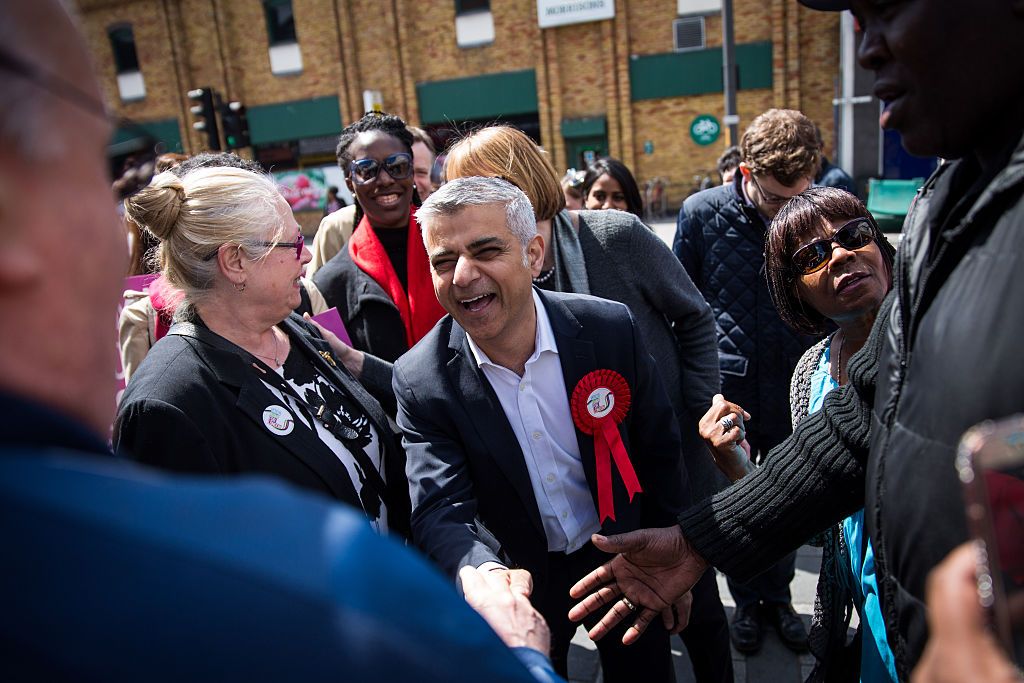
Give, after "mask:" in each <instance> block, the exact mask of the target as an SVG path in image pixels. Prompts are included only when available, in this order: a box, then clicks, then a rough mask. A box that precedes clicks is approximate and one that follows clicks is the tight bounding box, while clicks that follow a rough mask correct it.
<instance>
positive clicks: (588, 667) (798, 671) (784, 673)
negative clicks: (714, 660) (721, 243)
mask: <svg viewBox="0 0 1024 683" xmlns="http://www.w3.org/2000/svg"><path fill="white" fill-rule="evenodd" d="M820 565H821V549H820V548H812V547H811V546H804V547H802V548H800V550H798V551H797V555H796V578H795V579H793V582H792V583H791V584H790V590H791V591H792V594H793V607H794V609H796V611H797V613H798V614H799V615H800V617H801V618H802V619H803V620H804V626H806V627H807V628H810V626H811V615H812V614H813V613H814V593H815V586H816V585H817V583H818V568H819V566H820ZM718 590H719V592H720V593H721V595H722V604H723V605H725V613H726V615H727V616H728V617H729V619H730V620H731V619H732V613H733V610H734V609H735V607H736V603H735V602H734V601H733V599H732V596H731V595H730V594H729V587H728V585H727V584H726V581H725V577H724V576H723V575H722V574H718ZM672 659H673V661H674V662H675V667H676V680H677V681H678V683H696V679H695V678H694V676H693V669H692V668H691V666H690V659H689V657H688V656H687V654H686V648H685V647H684V646H683V641H682V640H680V639H679V636H673V638H672ZM732 665H733V672H734V676H735V681H736V683H800V682H801V681H803V680H805V679H806V678H807V674H809V673H810V671H811V668H812V667H813V666H814V657H812V656H811V655H810V654H803V655H797V654H795V653H793V652H791V651H790V650H789V649H787V648H786V646H785V645H783V644H782V641H781V640H779V637H778V634H776V633H775V629H773V628H772V627H771V626H768V627H767V628H766V629H765V639H764V645H763V646H762V647H761V650H760V651H759V652H758V653H757V654H754V655H749V656H748V655H743V654H740V653H739V652H737V651H736V650H735V649H734V650H733V651H732ZM569 681H570V683H603V678H602V676H601V663H600V661H599V660H598V656H597V649H596V646H595V645H594V643H593V642H592V641H591V640H590V638H588V637H587V632H586V631H585V630H584V629H583V628H580V630H579V631H577V632H576V637H575V638H573V641H572V645H571V646H570V650H569Z"/></svg>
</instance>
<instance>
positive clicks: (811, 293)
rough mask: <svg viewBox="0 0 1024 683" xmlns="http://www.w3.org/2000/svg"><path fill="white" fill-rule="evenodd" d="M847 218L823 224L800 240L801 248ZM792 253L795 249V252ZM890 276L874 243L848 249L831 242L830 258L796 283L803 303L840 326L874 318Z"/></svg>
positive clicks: (832, 230) (836, 228) (826, 235)
mask: <svg viewBox="0 0 1024 683" xmlns="http://www.w3.org/2000/svg"><path fill="white" fill-rule="evenodd" d="M848 222H849V219H847V218H840V219H836V220H833V221H831V223H830V224H829V225H828V227H827V229H826V227H825V225H822V227H821V230H820V231H819V232H818V233H817V234H815V235H808V236H806V237H805V238H804V239H803V240H801V246H803V245H805V244H808V243H810V242H813V241H814V240H818V239H821V238H823V237H828V236H831V235H833V234H834V233H835V232H836V230H838V229H839V228H841V227H842V226H843V225H844V224H846V223H848ZM794 251H795V250H794ZM890 282H891V276H890V274H889V272H888V270H887V268H886V265H885V261H884V259H883V258H882V252H881V250H880V249H879V248H878V244H877V243H875V242H874V241H872V242H870V243H868V244H867V246H864V247H861V248H860V249H854V250H848V249H845V248H843V247H842V246H840V245H839V244H837V243H835V242H833V243H832V255H831V258H830V259H829V261H828V263H827V264H825V267H823V268H821V269H820V270H817V271H815V272H813V273H810V274H808V275H801V276H800V277H799V278H798V279H797V281H796V289H797V295H798V296H799V297H800V299H801V300H803V302H804V303H805V304H806V305H808V306H810V307H811V308H813V309H814V310H816V311H818V312H819V313H821V314H822V315H823V316H825V317H826V318H829V319H830V320H832V321H833V322H835V323H837V324H839V325H842V323H844V322H846V321H850V320H856V319H857V318H861V317H863V316H864V315H867V314H870V315H874V312H875V311H877V310H878V307H879V306H881V304H882V299H884V298H885V295H886V293H887V292H888V291H889V285H890Z"/></svg>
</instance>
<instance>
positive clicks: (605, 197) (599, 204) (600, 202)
mask: <svg viewBox="0 0 1024 683" xmlns="http://www.w3.org/2000/svg"><path fill="white" fill-rule="evenodd" d="M586 207H587V208H588V209H618V210H619V211H629V205H628V204H627V203H626V193H625V192H623V191H622V186H621V185H619V181H618V180H616V179H615V178H613V177H611V176H610V175H608V174H607V173H605V174H604V175H602V176H599V177H598V179H597V180H595V181H594V184H593V185H591V186H590V192H589V193H587V201H586Z"/></svg>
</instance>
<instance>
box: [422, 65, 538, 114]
mask: <svg viewBox="0 0 1024 683" xmlns="http://www.w3.org/2000/svg"><path fill="white" fill-rule="evenodd" d="M416 98H417V100H418V101H419V105H420V120H421V121H422V122H423V123H427V124H428V123H444V122H445V121H448V120H451V121H478V120H481V119H491V118H496V117H499V116H515V115H519V114H532V113H535V112H536V111H537V75H536V73H535V72H534V70H533V69H526V70H523V71H509V72H506V73H500V74H488V75H486V76H472V77H470V78H455V79H452V80H449V81H433V82H430V83H419V84H417V85H416Z"/></svg>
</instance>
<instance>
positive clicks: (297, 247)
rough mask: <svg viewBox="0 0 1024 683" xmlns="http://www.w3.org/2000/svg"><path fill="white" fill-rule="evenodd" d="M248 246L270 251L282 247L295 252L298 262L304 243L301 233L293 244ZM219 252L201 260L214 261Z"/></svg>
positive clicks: (275, 243) (277, 243)
mask: <svg viewBox="0 0 1024 683" xmlns="http://www.w3.org/2000/svg"><path fill="white" fill-rule="evenodd" d="M250 244H253V245H254V246H257V247H269V248H271V249H275V248H277V247H284V248H286V249H294V250H295V259H296V260H300V259H301V258H302V248H303V247H304V246H306V241H305V240H304V239H303V238H302V233H301V232H300V233H299V236H298V237H296V238H295V241H294V242H251V243H250ZM219 251H220V248H217V249H214V250H213V252H212V253H210V254H207V255H206V257H205V258H204V259H203V260H204V261H212V260H213V259H215V258H216V257H217V253H218V252H219Z"/></svg>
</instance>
